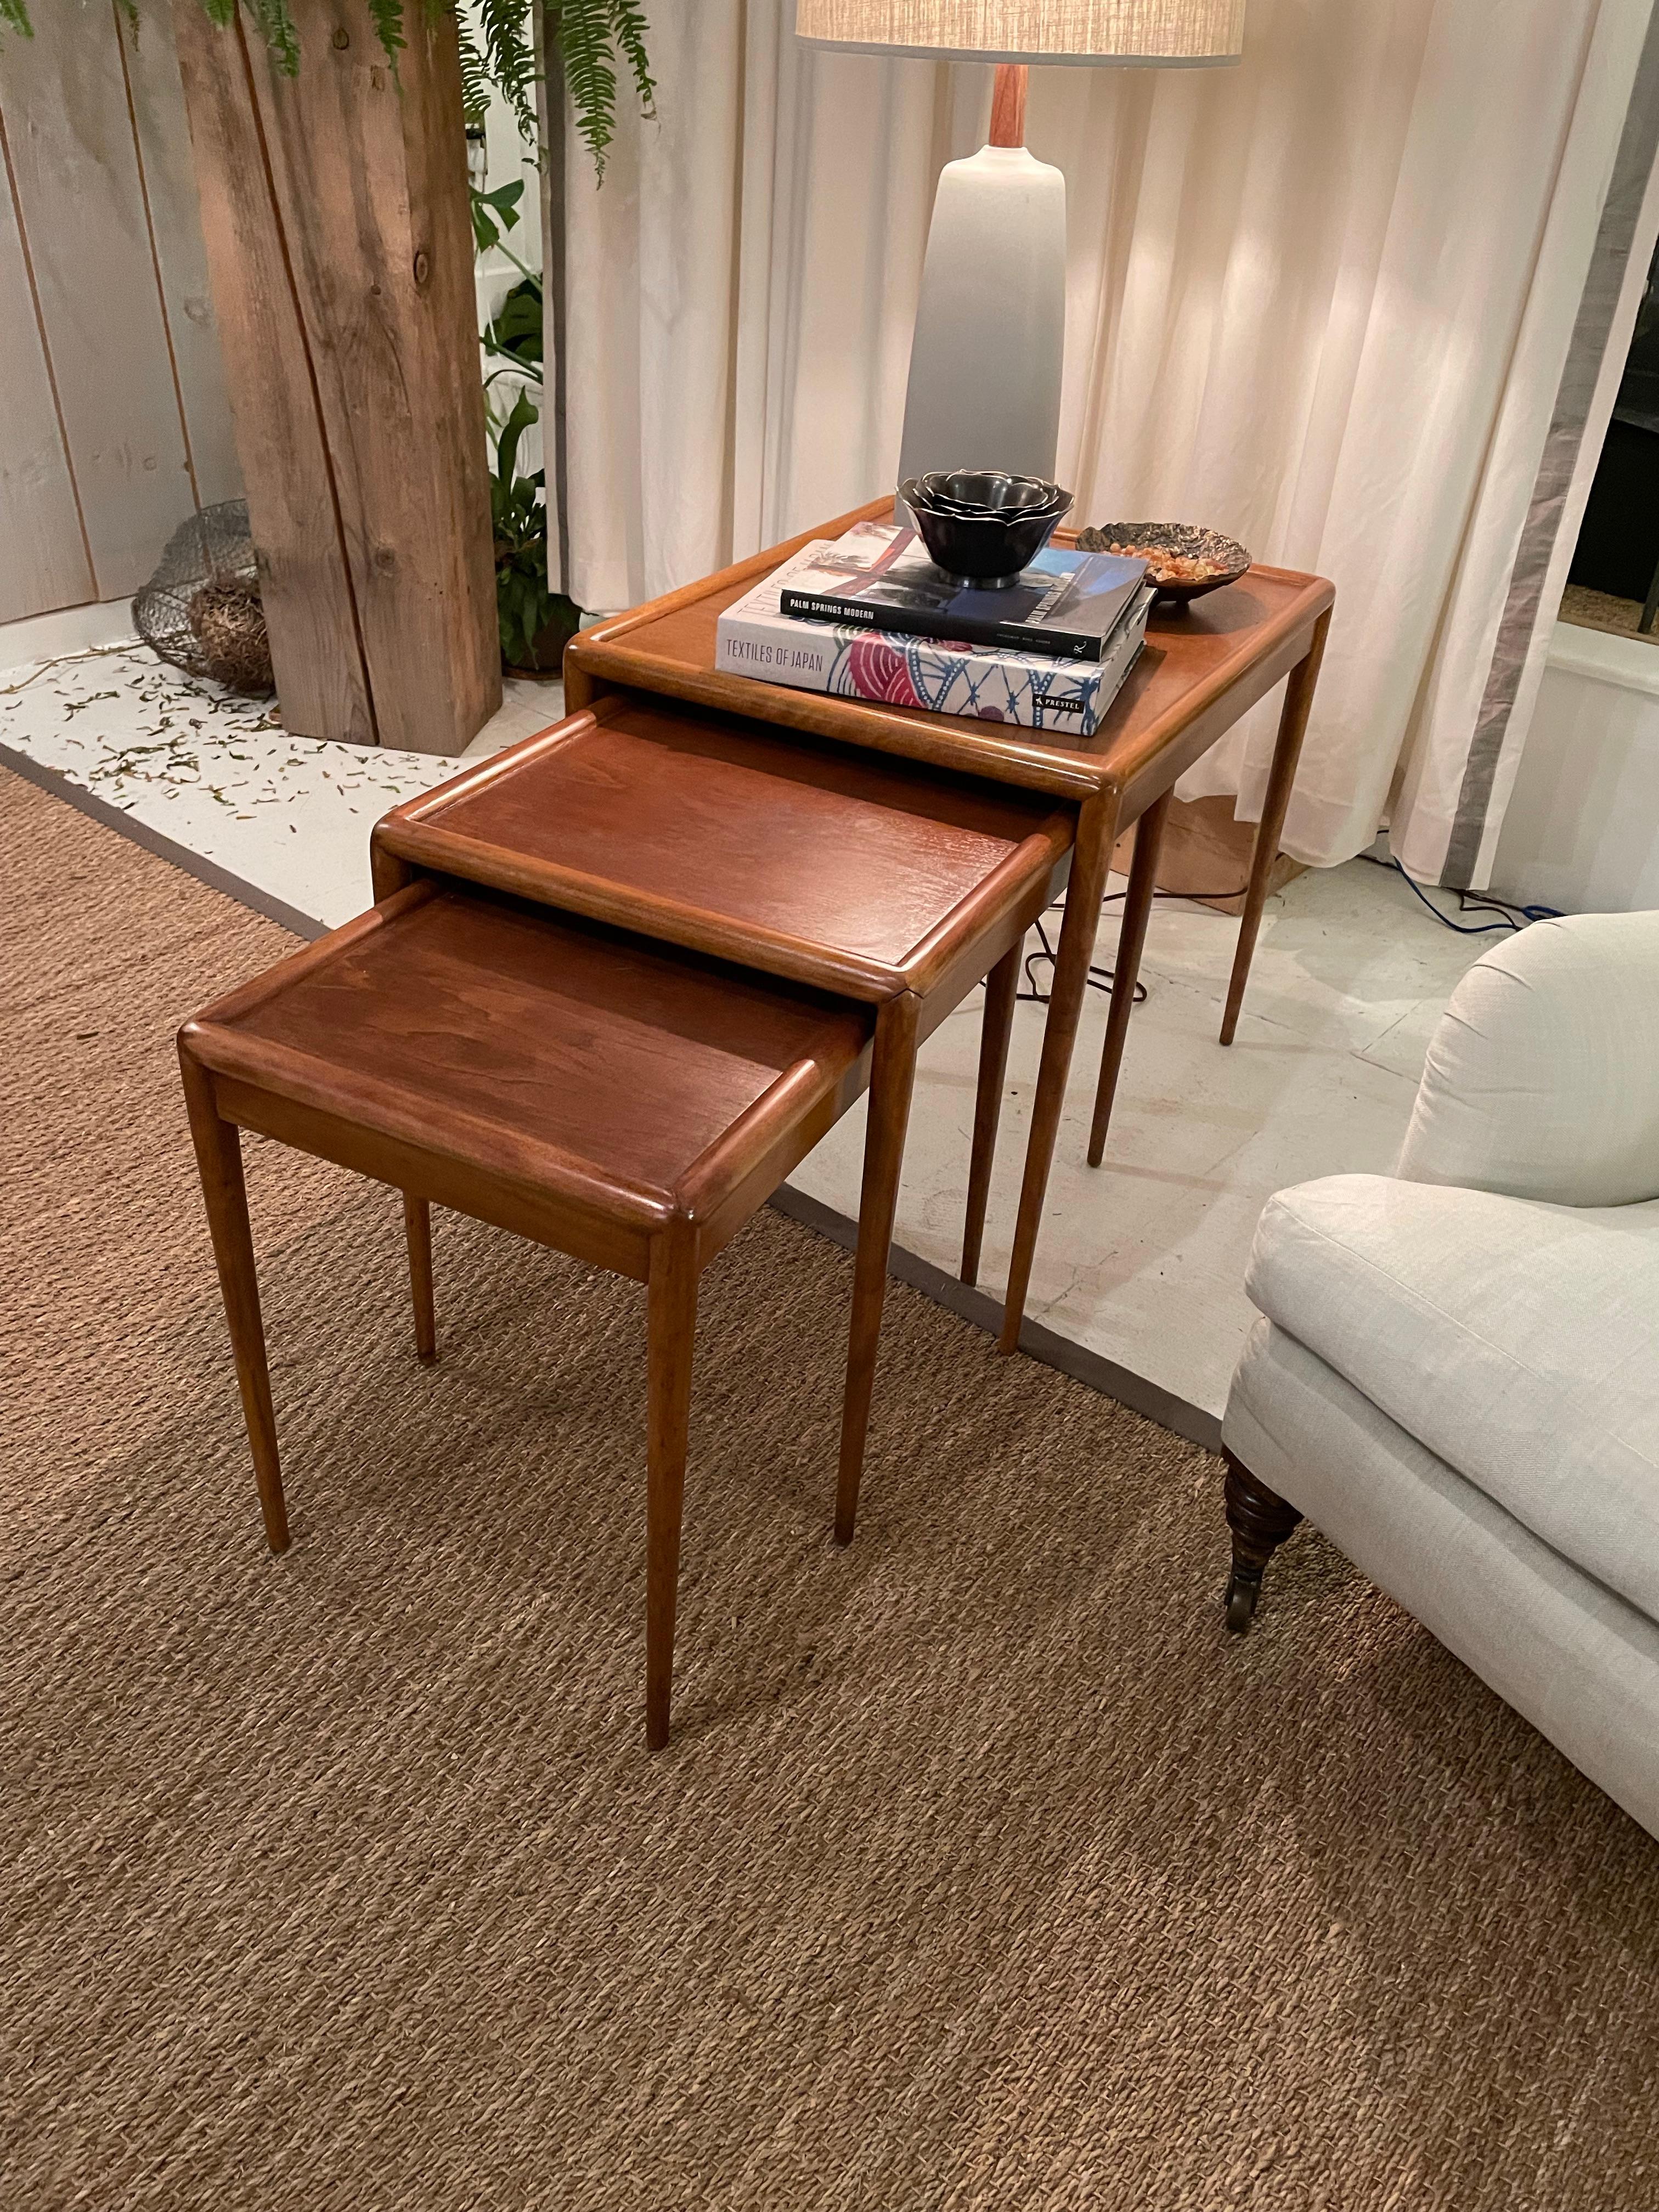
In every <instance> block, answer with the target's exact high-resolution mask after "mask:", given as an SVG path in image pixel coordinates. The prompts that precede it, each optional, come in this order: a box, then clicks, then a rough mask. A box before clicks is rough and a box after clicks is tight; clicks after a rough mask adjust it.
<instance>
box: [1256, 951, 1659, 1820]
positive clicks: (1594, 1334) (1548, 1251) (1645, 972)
mask: <svg viewBox="0 0 1659 2212" xmlns="http://www.w3.org/2000/svg"><path fill="white" fill-rule="evenodd" d="M1249 1292H1250V1296H1251V1297H1252V1299H1253V1300H1254V1301H1255V1304H1256V1305H1257V1306H1258V1307H1259V1308H1260V1309H1261V1315H1262V1318H1261V1320H1260V1321H1258V1322H1256V1324H1255V1329H1254V1331H1253V1333H1252V1334H1251V1336H1250V1338H1249V1341H1248V1343H1247V1344H1246V1346H1245V1349H1244V1352H1243V1356H1242V1357H1241V1358H1240V1361H1239V1364H1238V1369H1237V1374H1236V1375H1235V1376H1234V1378H1233V1384H1232V1390H1231V1396H1230V1398H1229V1401H1228V1406H1227V1412H1226V1417H1225V1422H1224V1424H1223V1431H1222V1434H1223V1439H1224V1443H1225V1449H1226V1454H1227V1459H1228V1474H1227V1513H1228V1520H1229V1522H1230V1523H1231V1528H1232V1534H1233V1576H1232V1580H1231V1584H1230V1586H1229V1590H1228V1622H1229V1626H1231V1627H1233V1628H1236V1629H1244V1628H1247V1627H1248V1626H1249V1623H1250V1620H1251V1616H1252V1615H1253V1613H1255V1606H1256V1601H1257V1597H1258V1595H1259V1593H1260V1590H1261V1576H1262V1569H1263V1567H1264V1566H1265V1565H1266V1564H1267V1560H1268V1559H1269V1558H1270V1557H1271V1554H1272V1553H1273V1549H1274V1547H1275V1546H1276V1545H1277V1544H1279V1543H1280V1542H1282V1541H1283V1540H1284V1538H1285V1536H1286V1535H1288V1534H1290V1531H1291V1528H1293V1527H1294V1526H1295V1525H1296V1522H1297V1520H1298V1519H1299V1518H1300V1517H1301V1516H1304V1515H1305V1516H1307V1517H1308V1519H1309V1520H1310V1521H1311V1522H1313V1523H1314V1524H1315V1526H1316V1527H1317V1528H1321V1529H1322V1530H1323V1531H1324V1533H1325V1534H1326V1535H1327V1536H1328V1537H1329V1538H1330V1539H1331V1541H1333V1542H1334V1544H1336V1545H1337V1546H1338V1547H1340V1549H1341V1550H1342V1551H1343V1552H1345V1553H1346V1554H1347V1555H1348V1557H1349V1558H1350V1559H1352V1560H1353V1561H1354V1563H1355V1564H1356V1565H1358V1566H1359V1567H1360V1568H1361V1569H1363V1571H1364V1572H1365V1573H1366V1574H1367V1575H1369V1576H1370V1577H1371V1579H1372V1580H1373V1581H1375V1582H1376V1583H1379V1584H1380V1585H1381V1586H1382V1587H1383V1589H1386V1590H1388V1591H1389V1593H1390V1594H1391V1595H1393V1596H1394V1597H1395V1598H1396V1599H1397V1600H1398V1601H1400V1603H1401V1605H1403V1606H1405V1607H1407V1609H1408V1610H1409V1611H1410V1612H1412V1613H1414V1614H1415V1615H1416V1616H1417V1618H1418V1619H1419V1620H1421V1621H1422V1622H1424V1623H1425V1626H1427V1627H1429V1628H1430V1629H1431V1630H1432V1631H1433V1632H1434V1633H1435V1635H1437V1637H1438V1638H1440V1639H1441V1641H1442V1642H1443V1643H1444V1644H1447V1645H1449V1648H1450V1649H1451V1650H1453V1651H1455V1653H1456V1654H1457V1655H1458V1656H1459V1657H1460V1658H1461V1659H1462V1660H1463V1661H1465V1662H1466V1663H1467V1664H1468V1666H1470V1667H1471V1668H1474V1671H1475V1673H1476V1674H1479V1675H1480V1676H1481V1677H1482V1679H1483V1680H1485V1681H1486V1682H1488V1683H1490V1685H1491V1686H1492V1688H1493V1689H1494V1690H1495V1691H1497V1692H1498V1695H1499V1696H1500V1697H1502V1698H1504V1699H1507V1700H1508V1702H1509V1703H1510V1705H1513V1706H1515V1707H1516V1710H1517V1711H1520V1712H1522V1713H1524V1714H1525V1715H1526V1717H1527V1718H1528V1720H1530V1721H1531V1722H1532V1723H1534V1726H1535V1727H1537V1728H1539V1729H1541V1730H1542V1731H1543V1733H1544V1734H1545V1735H1547V1736H1548V1737H1549V1738H1550V1740H1551V1741H1552V1742H1553V1743H1554V1744H1556V1745H1557V1746H1559V1748H1560V1749H1561V1750H1562V1751H1563V1752H1565V1753H1566V1755H1567V1757H1568V1758H1569V1759H1571V1760H1572V1761H1573V1762H1574V1764H1575V1765H1577V1766H1579V1767H1580V1768H1582V1769H1583V1771H1584V1772H1585V1773H1586V1774H1588V1775H1589V1777H1590V1778H1591V1779H1592V1780H1594V1781H1595V1782H1597V1783H1599V1784H1600V1785H1601V1788H1602V1789H1603V1790H1606V1791H1607V1793H1608V1795H1609V1796H1612V1797H1614V1798H1616V1799H1617V1800H1618V1802H1619V1803H1620V1804H1621V1805H1622V1806H1624V1808H1626V1811H1627V1812H1629V1813H1631V1814H1633V1815H1634V1816H1635V1818H1636V1819H1637V1820H1639V1821H1640V1822H1641V1823H1642V1824H1643V1826H1644V1827H1646V1828H1647V1829H1649V1830H1650V1832H1652V1833H1653V1834H1655V1835H1659V914H1632V915H1577V916H1574V917H1572V918H1571V919H1570V920H1567V921H1543V922H1538V923H1535V924H1534V926H1533V927H1530V928H1528V929H1527V930H1524V931H1523V932H1522V933H1521V934H1520V935H1518V936H1516V937H1513V938H1510V939H1505V940H1504V942H1503V943H1502V944H1501V945H1498V948H1497V949H1496V950H1495V951H1490V952H1488V953H1487V954H1486V956H1485V957H1484V958H1482V959H1481V960H1480V961H1479V962H1478V963H1476V964H1475V966H1474V968H1472V969H1470V970H1469V972H1468V975H1466V976H1465V977H1464V979H1463V981H1462V983H1461V984H1460V985H1459V986H1458V987H1457V990H1456V992H1455V994H1454V995H1453V998H1452V1000H1451V1004H1450V1006H1449V1007H1448V1008H1447V1011H1446V1012H1445V1014H1444V1016H1443V1018H1442V1020H1441V1022H1440V1025H1439V1027H1438V1029H1437V1031H1436V1033H1435V1037H1434V1041H1433V1043H1432V1045H1431V1048H1430V1051H1429V1056H1428V1065H1427V1067H1426V1069H1425V1073H1424V1077H1423V1081H1422V1085H1421V1088H1420V1089H1419V1092H1418V1097H1417V1104H1416V1108H1415V1110H1414V1112H1413V1117H1412V1123H1411V1127H1410V1129H1409V1131H1408V1133H1407V1138H1406V1142H1405V1146H1404V1149H1403V1151H1402V1152H1401V1157H1400V1162H1399V1164H1398V1166H1397V1168H1396V1169H1395V1173H1394V1175H1393V1176H1370V1175H1349V1176H1328V1177H1327V1178H1325V1179H1324V1180H1322V1181H1321V1182H1310V1183H1303V1184H1300V1185H1298V1186H1297V1188H1295V1189H1292V1190H1286V1191H1281V1192H1280V1193H1279V1195H1278V1196H1277V1197H1276V1198H1274V1199H1273V1200H1271V1201H1270V1203H1269V1205H1268V1206H1267V1211H1266V1212H1264V1214H1263V1215H1262V1218H1261V1226H1260V1228H1259V1229H1258V1231H1257V1233H1256V1239H1255V1249H1254V1251H1253V1253H1252V1255H1251V1260H1250V1272H1249Z"/></svg>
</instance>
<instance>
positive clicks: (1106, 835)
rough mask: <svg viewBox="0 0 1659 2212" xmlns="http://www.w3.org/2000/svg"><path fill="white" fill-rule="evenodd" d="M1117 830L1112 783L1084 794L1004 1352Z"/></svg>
mask: <svg viewBox="0 0 1659 2212" xmlns="http://www.w3.org/2000/svg"><path fill="white" fill-rule="evenodd" d="M1116 831H1117V793H1116V792H1115V791H1113V790H1110V789H1108V790H1104V791H1102V792H1099V793H1097V794H1096V795H1095V797H1093V798H1092V799H1087V800H1085V803H1084V806H1083V810H1082V812H1081V814H1080V815H1079V818H1078V825H1077V853H1076V858H1075V860H1073V866H1072V880H1071V883H1070V884H1069V885H1068V887H1067V889H1066V919H1065V921H1064V922H1063V923H1062V924H1061V927H1060V949H1059V952H1058V954H1057V956H1056V958H1055V962H1054V984H1053V987H1052V989H1051V991H1050V993H1049V998H1048V1025H1047V1027H1046V1028H1045V1029H1044V1030H1043V1032H1042V1060H1041V1062H1040V1063H1039V1065H1038V1068H1037V1085H1036V1097H1035V1099H1034V1100H1033V1101H1032V1105H1031V1133H1030V1139H1028V1141H1027V1144H1026V1148H1025V1177H1024V1182H1022V1183H1021V1185H1020V1192H1019V1218H1018V1222H1017V1223H1016V1225H1015V1228H1014V1250H1013V1258H1012V1261H1011V1263H1010V1265H1009V1269H1008V1290H1007V1295H1006V1299H1005V1302H1004V1304H1003V1310H1002V1337H1001V1349H1002V1350H1003V1351H1004V1352H1016V1351H1018V1348H1019V1325H1020V1323H1021V1322H1022V1321H1023V1320H1024V1318H1025V1294H1026V1292H1027V1291H1028V1290H1029V1289H1030V1284H1031V1262H1032V1260H1033V1259H1034V1257H1035V1256H1036V1241H1037V1235H1038V1232H1039V1231H1040V1230H1041V1229H1042V1201H1043V1199H1044V1197H1045V1196H1046V1195H1047V1193H1048V1170H1049V1168H1050V1166H1051V1165H1052V1164H1053V1161H1054V1139H1055V1138H1056V1137H1057V1136H1058V1135H1059V1133H1060V1112H1061V1109H1063V1108H1064V1106H1065V1103H1066V1077H1067V1076H1068V1075H1069V1074H1070V1073H1071V1067H1072V1049H1073V1046H1074V1045H1075V1044H1076V1042H1077V1027H1078V1019H1079V1016H1080V1015H1081V1013H1082V1012H1083V994H1084V993H1085V990H1087V988H1088V985H1089V963H1090V961H1091V958H1092V957H1094V949H1095V939H1096V938H1097V936H1098V934H1099V933H1100V902H1101V896H1102V895H1103V892H1104V890H1105V888H1106V875H1107V871H1108V868H1109V866H1110V862H1111V855H1112V842H1113V839H1114V837H1115V835H1116Z"/></svg>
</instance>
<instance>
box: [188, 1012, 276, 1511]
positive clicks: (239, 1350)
mask: <svg viewBox="0 0 1659 2212" xmlns="http://www.w3.org/2000/svg"><path fill="white" fill-rule="evenodd" d="M179 1069H180V1071H181V1073H182V1074H183V1076H184V1083H185V1103H186V1105H187V1106H188V1108H189V1109H190V1133H191V1137H192V1139H194V1140H195V1145H196V1164H197V1167H198V1168H199V1169H200V1170H201V1176H202V1196H203V1199H204V1201H205V1203H206V1206H207V1217H208V1228H209V1230H210V1232H211V1234H212V1237H213V1257H214V1259H215V1261H216V1263H217V1265H218V1269H219V1289H220V1293H221V1295H222V1297H223V1299H224V1302H225V1320H226V1322H228V1325H229V1328H230V1346H231V1351H232V1352H233V1353H234V1355H235V1360H236V1383H237V1387H238V1389H240V1392H241V1396H242V1417H243V1419H245V1420H246V1423H247V1440H248V1446H249V1449H251V1451H252V1455H253V1479H254V1481H255V1482H256V1483H257V1484H258V1490H259V1510H260V1512H261V1513H262V1514H263V1515H264V1523H265V1541H266V1542H267V1543H268V1544H269V1545H270V1548H271V1550H272V1551H273V1552H285V1551H287V1549H288V1543H289V1536H288V1509H287V1507H286V1506H285V1504H283V1476H282V1468H281V1464H280V1462H279V1461H278V1459H277V1456H276V1415H275V1413H273V1412H272V1411H271V1405H270V1369H269V1368H268V1367H267V1365H266V1364H265V1330H264V1321H263V1319H262V1318H261V1316H260V1312H259V1285H258V1276H257V1275H256V1273H255V1272H254V1265H253V1237H252V1232H251V1231H250V1230H249V1227H248V1218H247V1185H246V1182H245V1181H244V1180H243V1176H242V1140H241V1136H240V1132H239V1131H238V1130H237V1128H236V1127H235V1125H234V1123H233V1122H230V1121H222V1119H221V1118H220V1115H219V1110H218V1109H217V1107H216V1105H215V1104H214V1103H213V1085H212V1081H211V1079H210V1077H209V1076H208V1075H207V1074H206V1073H205V1072H204V1070H203V1069H202V1068H201V1067H199V1066H197V1063H196V1062H195V1061H194V1060H192V1059H191V1056H190V1054H188V1053H187V1052H185V1051H183V1050H182V1049H181V1050H180V1052H179Z"/></svg>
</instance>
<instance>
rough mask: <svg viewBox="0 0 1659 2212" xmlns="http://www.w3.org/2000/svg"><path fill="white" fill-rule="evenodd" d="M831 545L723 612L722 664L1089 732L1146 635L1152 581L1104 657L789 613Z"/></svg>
mask: <svg viewBox="0 0 1659 2212" xmlns="http://www.w3.org/2000/svg"><path fill="white" fill-rule="evenodd" d="M835 542H836V541H834V540H832V539H829V538H817V539H815V540H814V542H813V543H812V544H810V545H805V546H803V547H802V548H801V550H800V551H799V553H797V554H796V555H795V556H793V559H791V560H788V561H786V562H784V564H783V566H782V567H781V568H775V569H774V570H773V571H772V573H771V574H770V575H769V576H766V577H763V579H762V580H761V581H760V582H759V583H758V584H757V586H755V588H754V590H753V591H751V592H746V593H745V594H744V597H743V598H742V599H738V600H737V601H736V602H735V603H734V604H733V605H731V606H729V607H728V608H727V609H726V612H725V613H724V614H723V615H722V616H721V617H720V622H719V624H718V626H717V630H716V642H715V648H714V665H715V667H716V668H719V669H721V670H723V671H726V673H727V674H729V675H733V676H752V677H756V678H758V679H759V680H760V681H761V682H762V683H763V684H784V685H787V686H788V687H789V688H790V689H792V690H798V691H824V692H828V693H829V694H830V695H831V696H833V697H836V698H841V699H870V700H873V701H876V702H878V703H880V704H882V705H884V706H889V707H919V708H922V709H924V710H925V711H926V712H927V713H930V714H967V715H973V716H977V717H978V719H979V720H981V721H987V722H1014V723H1018V725H1019V726H1021V727H1022V728H1024V729H1028V730H1052V731H1055V732H1064V733H1065V734H1066V735H1068V736H1070V737H1073V738H1088V737H1092V736H1093V735H1094V733H1095V731H1096V729H1097V727H1098V726H1099V725H1100V723H1101V721H1102V720H1103V718H1104V716H1105V714H1106V713H1107V710H1108V709H1109V708H1110V706H1111V703H1112V702H1113V700H1114V699H1115V697H1116V696H1117V694H1118V690H1119V688H1120V687H1121V684H1122V682H1123V679H1124V678H1125V677H1126V676H1127V674H1128V672H1129V671H1130V669H1131V668H1132V667H1133V665H1134V663H1135V659H1136V656H1137V655H1138V654H1139V651H1140V648H1141V644H1142V642H1143V641H1144V639H1145V636H1146V614H1147V610H1148V609H1149V608H1150V607H1151V605H1152V587H1151V586H1150V585H1144V586H1142V587H1141V589H1140V592H1139V597H1138V599H1136V600H1135V602H1134V603H1133V604H1132V605H1131V607H1130V609H1129V611H1128V613H1127V615H1126V616H1125V617H1124V618H1123V620H1122V621H1121V623H1119V624H1118V628H1117V631H1116V634H1115V636H1114V637H1113V639H1112V641H1111V650H1110V652H1109V654H1108V655H1107V658H1106V659H1104V660H1054V659H1051V658H1050V657H1049V656H1048V654H1047V653H1000V652H998V651H996V650H995V649H994V648H993V647H982V646H975V645H970V644H969V643H967V642H966V641H963V642H961V643H957V644H952V643H950V642H946V641H939V640H937V639H933V638H923V637H906V636H902V635H892V634H891V633H886V632H883V631H881V630H878V629H870V628H868V627H867V626H860V627H858V628H854V626H853V625H851V624H850V623H823V622H799V621H796V620H794V619H793V618H792V617H789V616H788V615H786V614H785V613H784V612H783V611H782V607H781V598H782V594H783V592H785V591H786V590H787V589H788V588H789V585H790V582H791V580H792V578H793V576H795V575H796V574H801V573H804V572H807V571H810V570H811V566H812V563H813V562H814V561H815V560H817V558H818V556H821V555H822V554H823V553H824V552H825V551H826V550H829V548H830V547H831V546H832V544H834V543H835Z"/></svg>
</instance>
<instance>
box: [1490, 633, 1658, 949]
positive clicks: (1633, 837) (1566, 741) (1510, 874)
mask: <svg viewBox="0 0 1659 2212" xmlns="http://www.w3.org/2000/svg"><path fill="white" fill-rule="evenodd" d="M1492 889H1493V890H1495V891H1496V892H1497V893H1498V896H1499V897H1501V898H1510V899H1517V900H1521V901H1523V902H1528V903H1530V902H1537V903H1539V904H1541V905H1545V906H1553V907H1559V908H1560V909H1561V910H1562V911H1563V912H1564V913H1566V914H1586V913H1607V912H1625V911H1627V910H1629V909H1632V908H1659V644H1654V643H1652V642H1650V641H1648V640H1647V639H1645V638H1634V637H1618V636H1614V635H1611V634H1610V633H1607V632H1604V631H1601V630H1593V629H1579V628H1577V626H1576V625H1574V624H1571V623H1557V625H1556V629H1555V637H1554V641H1553V644H1552V645H1551V647H1550V653H1549V659H1548V662H1547V666H1546V669H1545V673H1544V681H1543V686H1542V689H1541V691H1540V693H1539V697H1538V711H1537V714H1535V716H1534V720H1533V724H1532V727H1531V729H1530V730H1529V731H1528V734H1527V745H1526V750H1525V751H1524V753H1523V754H1522V757H1521V765H1520V769H1519V770H1518V771H1517V773H1516V781H1515V790H1514V792H1513V793H1512V794H1511V796H1510V804H1509V811H1508V812H1507V813H1506V814H1505V816H1504V829H1503V835H1502V836H1501V838H1500V839H1499V841H1498V860H1497V865H1496V866H1495V868H1494V870H1493V873H1492Z"/></svg>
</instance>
